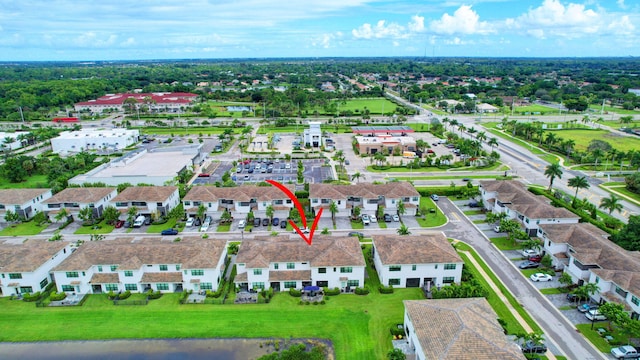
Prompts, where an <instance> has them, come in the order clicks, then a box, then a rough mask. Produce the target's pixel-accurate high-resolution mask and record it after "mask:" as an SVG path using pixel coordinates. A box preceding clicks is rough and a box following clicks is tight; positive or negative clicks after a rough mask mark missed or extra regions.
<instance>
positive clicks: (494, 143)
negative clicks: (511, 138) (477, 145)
mask: <svg viewBox="0 0 640 360" xmlns="http://www.w3.org/2000/svg"><path fill="white" fill-rule="evenodd" d="M487 145H489V146H491V151H493V148H494V147H498V139H496V138H494V137H492V138H491V139H489V141H487Z"/></svg>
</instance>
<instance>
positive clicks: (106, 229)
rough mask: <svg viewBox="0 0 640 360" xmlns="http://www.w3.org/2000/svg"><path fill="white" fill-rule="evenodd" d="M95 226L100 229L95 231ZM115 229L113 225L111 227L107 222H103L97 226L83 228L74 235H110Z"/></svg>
mask: <svg viewBox="0 0 640 360" xmlns="http://www.w3.org/2000/svg"><path fill="white" fill-rule="evenodd" d="M94 226H97V227H99V228H98V229H94ZM113 229H114V226H113V225H109V224H107V223H106V221H105V220H102V221H101V222H99V223H98V224H96V225H93V226H81V227H80V228H79V229H78V230H76V232H74V234H78V235H89V234H108V233H110V232H112V231H113Z"/></svg>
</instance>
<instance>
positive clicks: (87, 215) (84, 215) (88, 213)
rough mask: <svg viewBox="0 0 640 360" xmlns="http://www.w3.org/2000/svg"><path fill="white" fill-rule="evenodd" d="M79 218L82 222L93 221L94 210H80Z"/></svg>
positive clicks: (88, 208)
mask: <svg viewBox="0 0 640 360" xmlns="http://www.w3.org/2000/svg"><path fill="white" fill-rule="evenodd" d="M78 217H79V218H80V219H81V220H82V221H89V220H92V219H93V209H91V208H90V207H88V206H87V207H84V208H82V209H80V211H78Z"/></svg>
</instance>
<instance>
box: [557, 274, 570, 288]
mask: <svg viewBox="0 0 640 360" xmlns="http://www.w3.org/2000/svg"><path fill="white" fill-rule="evenodd" d="M558 282H559V283H560V284H562V285H564V286H565V287H569V286H570V285H571V284H573V279H572V278H571V275H569V273H568V272H566V271H565V272H563V273H562V275H560V277H559V278H558Z"/></svg>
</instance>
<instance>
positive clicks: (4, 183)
mask: <svg viewBox="0 0 640 360" xmlns="http://www.w3.org/2000/svg"><path fill="white" fill-rule="evenodd" d="M24 188H29V189H34V188H35V189H37V188H42V189H48V188H49V183H48V181H47V175H46V174H45V175H32V176H30V177H28V178H27V179H26V180H25V181H23V182H19V183H12V182H9V180H7V179H6V178H5V177H3V176H0V189H24Z"/></svg>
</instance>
